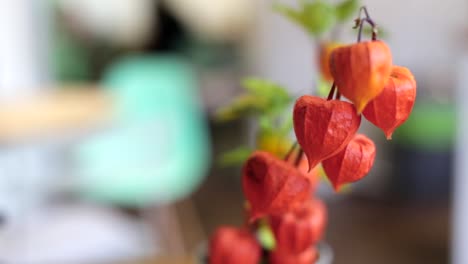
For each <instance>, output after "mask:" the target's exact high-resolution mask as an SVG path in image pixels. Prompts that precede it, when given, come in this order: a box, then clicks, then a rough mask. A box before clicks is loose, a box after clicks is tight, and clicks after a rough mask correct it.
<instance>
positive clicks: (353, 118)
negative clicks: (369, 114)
mask: <svg viewBox="0 0 468 264" xmlns="http://www.w3.org/2000/svg"><path fill="white" fill-rule="evenodd" d="M293 121H294V132H295V134H296V138H297V142H298V143H299V145H301V147H302V149H303V150H304V153H305V154H306V155H307V159H308V161H309V169H311V168H314V167H315V166H317V164H318V163H320V162H321V161H322V160H324V159H327V158H329V157H331V156H334V155H336V154H337V153H338V152H340V151H341V150H342V149H343V148H344V147H345V146H346V145H347V144H348V142H349V141H350V140H351V139H352V138H353V136H354V134H355V133H356V131H357V129H358V128H359V125H360V124H361V116H358V115H357V113H356V109H355V108H354V106H353V105H352V104H350V103H348V102H344V101H338V100H330V101H327V100H324V99H322V98H320V97H316V96H309V95H304V96H302V97H300V98H299V99H298V100H297V101H296V104H295V106H294V112H293Z"/></svg>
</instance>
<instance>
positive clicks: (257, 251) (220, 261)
mask: <svg viewBox="0 0 468 264" xmlns="http://www.w3.org/2000/svg"><path fill="white" fill-rule="evenodd" d="M261 254H262V249H261V247H260V244H259V243H258V242H257V240H256V239H255V236H253V235H252V234H251V233H249V232H248V231H247V230H245V229H240V228H236V227H228V226H223V227H219V228H218V229H217V230H216V231H215V233H214V234H213V235H212V237H211V239H210V244H209V257H208V260H209V261H208V263H209V264H239V263H244V264H257V263H258V262H259V261H260V258H261Z"/></svg>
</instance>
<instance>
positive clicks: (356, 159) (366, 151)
mask: <svg viewBox="0 0 468 264" xmlns="http://www.w3.org/2000/svg"><path fill="white" fill-rule="evenodd" d="M374 159H375V144H374V142H373V141H372V140H371V139H369V138H368V137H366V136H365V135H362V134H357V135H356V136H355V137H354V138H353V139H352V140H351V141H350V142H349V144H348V145H347V146H346V147H345V148H344V149H343V150H342V151H341V152H339V153H338V154H336V155H335V156H333V157H331V158H329V159H326V160H324V161H322V166H323V169H324V170H325V173H326V174H327V177H328V179H329V180H330V182H331V183H332V185H333V187H334V189H335V190H338V189H339V188H340V186H341V185H343V184H347V183H351V182H355V181H358V180H360V179H362V178H363V177H364V176H366V175H367V173H369V171H370V169H371V168H372V166H373V165H374Z"/></svg>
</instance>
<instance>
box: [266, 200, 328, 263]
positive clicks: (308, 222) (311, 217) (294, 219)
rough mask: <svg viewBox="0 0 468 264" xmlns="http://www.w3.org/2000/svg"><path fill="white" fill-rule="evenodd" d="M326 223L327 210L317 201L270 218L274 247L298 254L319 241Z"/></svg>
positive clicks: (310, 201)
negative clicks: (274, 241)
mask: <svg viewBox="0 0 468 264" xmlns="http://www.w3.org/2000/svg"><path fill="white" fill-rule="evenodd" d="M326 222H327V209H326V207H325V205H324V204H323V202H322V201H320V200H317V199H314V200H309V201H308V202H306V203H304V204H303V205H302V206H301V207H298V208H296V209H295V210H292V211H290V212H287V213H285V214H282V215H272V216H271V217H270V224H271V228H272V230H273V233H274V234H275V239H276V247H277V249H278V250H281V251H283V252H285V253H288V254H300V253H301V252H303V251H304V250H306V249H307V248H309V247H310V246H311V245H313V244H315V243H317V242H318V241H320V239H321V238H322V234H323V231H324V229H325V225H326Z"/></svg>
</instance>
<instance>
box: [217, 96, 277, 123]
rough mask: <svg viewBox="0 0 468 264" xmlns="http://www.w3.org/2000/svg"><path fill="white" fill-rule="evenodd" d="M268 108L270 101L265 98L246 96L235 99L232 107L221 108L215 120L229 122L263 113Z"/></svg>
mask: <svg viewBox="0 0 468 264" xmlns="http://www.w3.org/2000/svg"><path fill="white" fill-rule="evenodd" d="M266 108H268V101H267V100H266V99H265V98H261V97H259V96H255V95H250V94H245V95H241V96H239V97H237V98H235V99H234V101H233V102H232V103H231V104H230V105H228V106H225V107H222V108H220V109H219V110H218V111H217V112H216V115H215V118H216V119H217V120H218V121H229V120H234V119H237V118H240V117H243V116H247V115H251V114H256V113H259V112H262V111H263V109H266Z"/></svg>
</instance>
